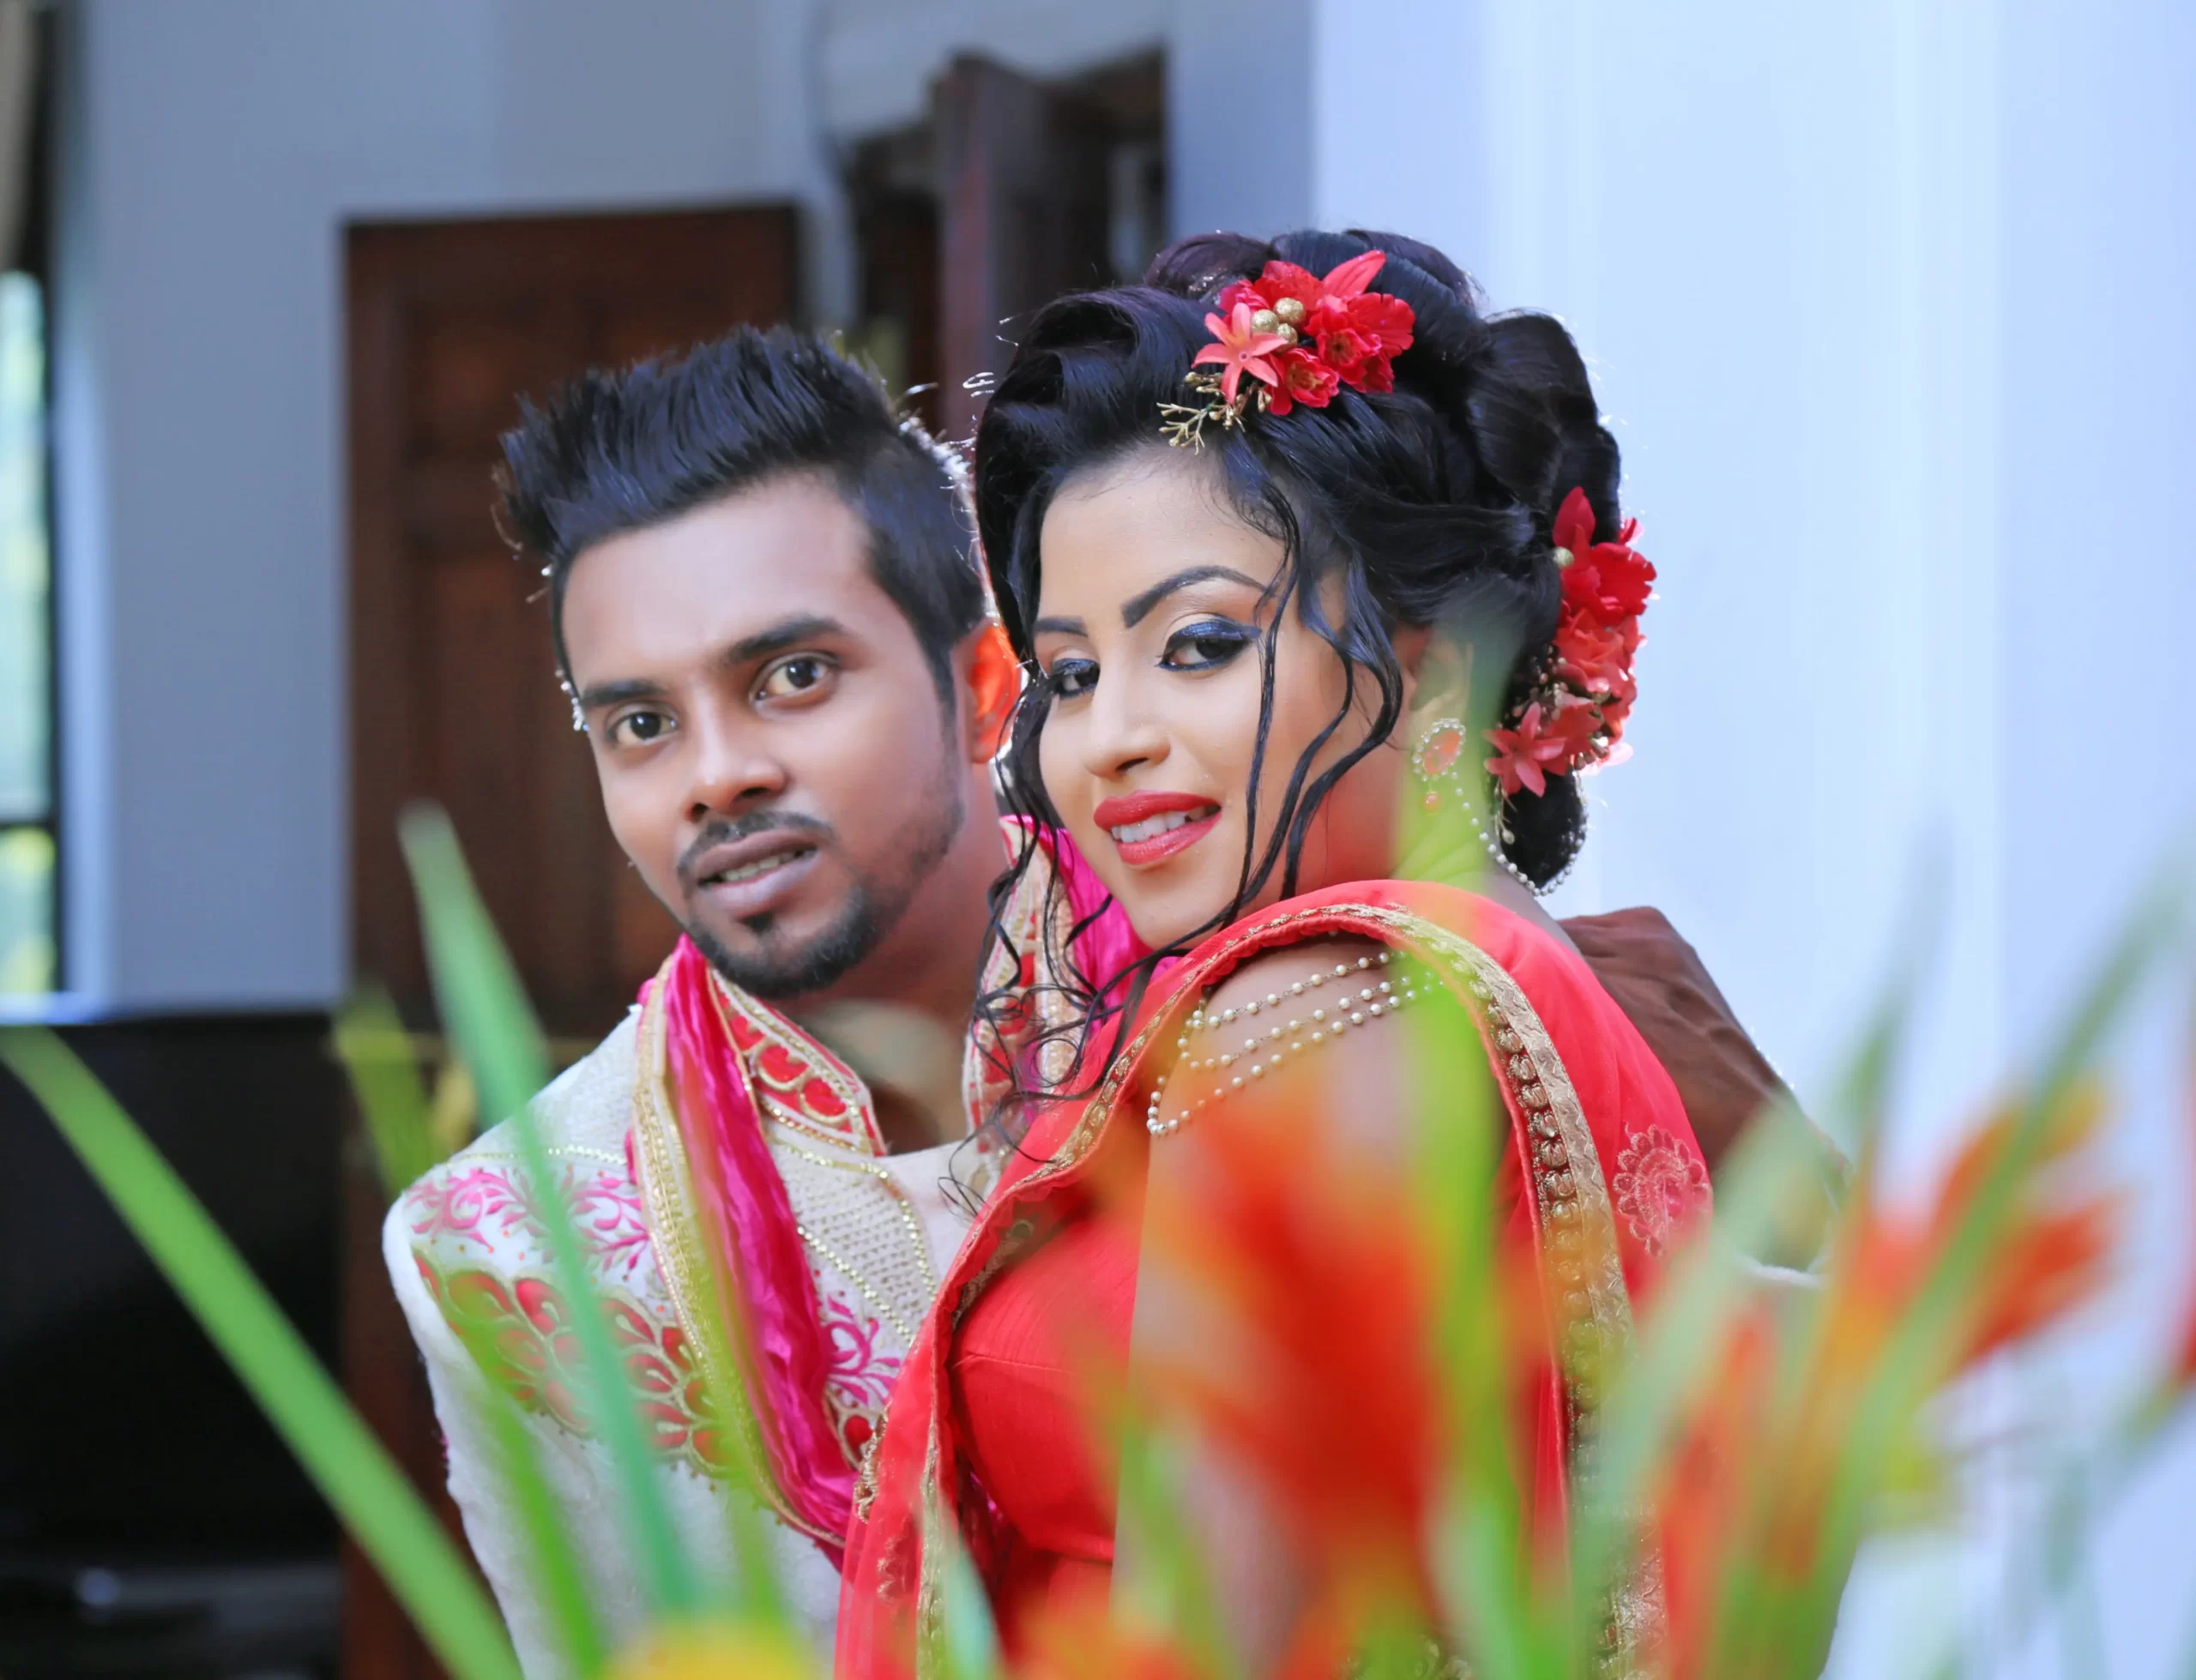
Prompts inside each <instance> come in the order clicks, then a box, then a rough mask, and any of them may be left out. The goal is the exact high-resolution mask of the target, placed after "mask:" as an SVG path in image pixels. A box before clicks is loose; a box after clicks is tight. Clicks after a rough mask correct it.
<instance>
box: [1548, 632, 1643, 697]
mask: <svg viewBox="0 0 2196 1680" xmlns="http://www.w3.org/2000/svg"><path fill="white" fill-rule="evenodd" d="M1638 651H1639V627H1638V624H1637V623H1633V622H1632V621H1631V620H1629V619H1627V620H1626V621H1625V622H1624V623H1620V624H1599V623H1595V622H1594V621H1593V620H1592V619H1590V618H1588V617H1584V616H1583V615H1580V614H1573V613H1566V615H1565V616H1564V617H1563V620H1562V623H1561V624H1560V627H1559V628H1558V629H1557V630H1556V633H1555V653H1556V659H1557V661H1558V663H1557V665H1556V671H1555V674H1556V675H1557V676H1558V677H1561V678H1562V679H1563V680H1564V681H1565V682H1566V683H1570V684H1571V685H1572V687H1574V688H1576V689H1578V690H1579V692H1581V693H1582V694H1588V695H1628V694H1629V691H1630V689H1631V688H1632V656H1633V655H1634V654H1635V653H1638Z"/></svg>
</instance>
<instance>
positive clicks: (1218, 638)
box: [1166, 618, 1258, 671]
mask: <svg viewBox="0 0 2196 1680" xmlns="http://www.w3.org/2000/svg"><path fill="white" fill-rule="evenodd" d="M1257 635H1258V632H1257V631H1256V630H1255V629H1252V627H1251V626H1250V625H1248V624H1238V623H1234V621H1233V620H1230V619H1226V618H1216V619H1211V620H1209V621H1208V622H1206V623H1202V624H1191V625H1188V626H1186V627H1185V628H1184V629H1179V630H1177V631H1175V633H1174V634H1173V635H1171V636H1169V637H1167V655H1166V663H1167V665H1170V666H1172V667H1173V669H1175V670H1177V671H1210V670H1211V669H1213V668H1214V667H1215V666H1217V665H1226V664H1227V663H1228V660H1230V659H1234V657H1235V656H1236V655H1237V654H1238V653H1241V652H1242V651H1243V650H1244V649H1245V648H1246V647H1249V646H1250V645H1251V642H1252V640H1253V639H1254V638H1255V637H1256V636H1257Z"/></svg>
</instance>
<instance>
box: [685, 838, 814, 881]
mask: <svg viewBox="0 0 2196 1680" xmlns="http://www.w3.org/2000/svg"><path fill="white" fill-rule="evenodd" d="M809 850H811V848H810V847H808V846H789V847H787V849H786V850H785V851H783V852H772V853H771V854H770V855H769V857H767V858H757V859H756V860H755V861H754V862H753V863H751V864H741V865H740V866H739V868H738V869H729V870H719V871H718V872H717V873H716V874H715V875H713V876H710V877H709V880H708V881H707V882H704V883H703V884H704V885H707V886H711V887H733V886H737V885H738V884H739V882H743V881H752V880H753V879H754V878H755V877H756V876H758V875H768V874H769V872H770V871H771V870H774V869H776V868H778V867H779V866H780V865H781V864H789V863H791V862H792V861H793V859H794V858H798V857H799V856H800V855H801V853H802V852H807V851H809Z"/></svg>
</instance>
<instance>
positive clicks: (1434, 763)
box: [1410, 718, 1465, 810]
mask: <svg viewBox="0 0 2196 1680" xmlns="http://www.w3.org/2000/svg"><path fill="white" fill-rule="evenodd" d="M1464 741H1465V735H1464V726H1463V720H1461V719H1458V718H1436V719H1435V720H1433V722H1432V723H1430V724H1428V725H1427V726H1426V732H1425V733H1424V734H1423V735H1421V736H1420V737H1419V738H1418V744H1417V745H1416V746H1415V747H1413V748H1412V749H1411V751H1410V767H1411V768H1412V769H1413V770H1414V771H1415V772H1416V773H1417V775H1418V779H1419V780H1421V781H1422V782H1424V783H1425V784H1426V808H1427V810H1440V809H1441V784H1442V783H1443V782H1445V781H1447V780H1450V778H1451V775H1452V774H1453V773H1454V772H1455V770H1456V768H1457V760H1459V759H1460V758H1462V757H1463V756H1464Z"/></svg>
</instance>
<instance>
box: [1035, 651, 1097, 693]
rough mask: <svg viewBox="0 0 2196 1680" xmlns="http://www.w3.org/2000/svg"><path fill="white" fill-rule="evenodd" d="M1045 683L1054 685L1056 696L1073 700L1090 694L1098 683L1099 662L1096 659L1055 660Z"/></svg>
mask: <svg viewBox="0 0 2196 1680" xmlns="http://www.w3.org/2000/svg"><path fill="white" fill-rule="evenodd" d="M1045 681H1046V682H1047V683H1050V684H1051V685H1052V690H1053V695H1055V696H1057V697H1058V698H1059V699H1061V700H1071V699H1073V698H1074V697H1075V696H1076V695H1079V694H1088V693H1089V691H1090V690H1091V689H1092V688H1094V687H1095V685H1096V683H1097V681H1098V662H1097V660H1095V659H1054V660H1053V663H1052V665H1050V666H1049V667H1048V668H1047V671H1046V672H1045Z"/></svg>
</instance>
